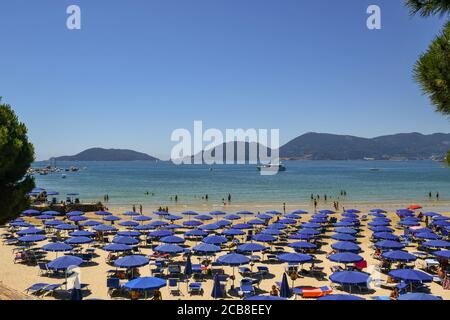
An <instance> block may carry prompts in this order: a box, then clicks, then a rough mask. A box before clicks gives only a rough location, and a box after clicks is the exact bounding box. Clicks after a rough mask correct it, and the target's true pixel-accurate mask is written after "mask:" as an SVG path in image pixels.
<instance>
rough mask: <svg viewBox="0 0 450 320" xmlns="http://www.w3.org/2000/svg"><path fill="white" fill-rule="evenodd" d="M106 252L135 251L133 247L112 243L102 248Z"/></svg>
mask: <svg viewBox="0 0 450 320" xmlns="http://www.w3.org/2000/svg"><path fill="white" fill-rule="evenodd" d="M102 249H103V250H105V251H110V252H124V251H131V250H133V247H131V246H129V245H127V244H121V243H111V244H108V245H106V246H104V247H103V248H102Z"/></svg>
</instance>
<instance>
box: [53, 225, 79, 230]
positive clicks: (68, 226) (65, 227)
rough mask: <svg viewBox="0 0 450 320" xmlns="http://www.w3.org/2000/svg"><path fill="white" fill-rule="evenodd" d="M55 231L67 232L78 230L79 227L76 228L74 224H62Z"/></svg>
mask: <svg viewBox="0 0 450 320" xmlns="http://www.w3.org/2000/svg"><path fill="white" fill-rule="evenodd" d="M55 229H58V230H66V231H67V230H77V229H78V227H77V226H74V225H73V224H68V223H62V224H59V225H57V226H55Z"/></svg>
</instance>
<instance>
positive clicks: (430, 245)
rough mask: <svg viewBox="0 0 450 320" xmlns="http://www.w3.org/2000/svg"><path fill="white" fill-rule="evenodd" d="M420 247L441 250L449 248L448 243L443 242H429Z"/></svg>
mask: <svg viewBox="0 0 450 320" xmlns="http://www.w3.org/2000/svg"><path fill="white" fill-rule="evenodd" d="M422 246H424V247H427V248H441V249H447V248H450V242H449V241H444V240H430V241H426V242H424V243H422Z"/></svg>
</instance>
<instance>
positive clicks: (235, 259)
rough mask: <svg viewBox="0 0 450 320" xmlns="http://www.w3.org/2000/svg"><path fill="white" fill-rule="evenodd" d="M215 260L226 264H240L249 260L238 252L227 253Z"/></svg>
mask: <svg viewBox="0 0 450 320" xmlns="http://www.w3.org/2000/svg"><path fill="white" fill-rule="evenodd" d="M217 261H218V262H219V263H221V264H223V265H227V266H232V267H235V266H240V265H243V264H247V263H249V262H250V259H249V258H247V257H246V256H244V255H242V254H239V253H229V254H226V255H224V256H220V257H219V258H218V259H217Z"/></svg>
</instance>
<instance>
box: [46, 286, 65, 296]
mask: <svg viewBox="0 0 450 320" xmlns="http://www.w3.org/2000/svg"><path fill="white" fill-rule="evenodd" d="M59 288H61V285H60V284H50V285H48V286H46V287H45V288H43V289H42V290H43V291H44V294H43V296H47V295H51V296H53V295H54V294H55V292H56V290H58V289H59Z"/></svg>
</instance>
